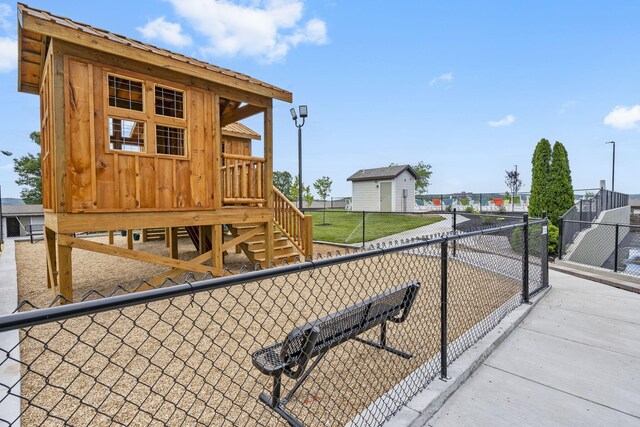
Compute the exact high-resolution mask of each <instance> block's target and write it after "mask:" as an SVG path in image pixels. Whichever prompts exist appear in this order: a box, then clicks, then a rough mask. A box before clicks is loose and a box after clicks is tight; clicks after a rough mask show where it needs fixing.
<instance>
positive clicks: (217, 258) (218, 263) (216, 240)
mask: <svg viewBox="0 0 640 427" xmlns="http://www.w3.org/2000/svg"><path fill="white" fill-rule="evenodd" d="M223 238H224V236H223V234H222V225H221V224H218V225H212V226H211V250H212V252H213V253H212V261H211V265H212V266H213V267H214V268H219V269H222V268H223V265H224V263H223V260H222V239H223Z"/></svg>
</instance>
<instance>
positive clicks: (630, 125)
mask: <svg viewBox="0 0 640 427" xmlns="http://www.w3.org/2000/svg"><path fill="white" fill-rule="evenodd" d="M636 122H640V105H634V106H633V107H625V106H621V105H618V106H616V107H615V108H614V109H613V110H612V111H611V112H610V113H609V114H607V117H605V118H604V124H605V125H609V126H613V127H614V128H617V129H634V128H637V127H638V125H637V124H636Z"/></svg>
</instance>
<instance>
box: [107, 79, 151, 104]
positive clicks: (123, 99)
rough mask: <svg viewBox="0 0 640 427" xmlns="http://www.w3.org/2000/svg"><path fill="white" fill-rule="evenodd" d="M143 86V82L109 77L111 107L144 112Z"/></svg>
mask: <svg viewBox="0 0 640 427" xmlns="http://www.w3.org/2000/svg"><path fill="white" fill-rule="evenodd" d="M143 92H144V91H143V86H142V83H141V82H137V81H134V80H129V79H123V78H122V77H116V76H111V75H110V76H109V106H111V107H118V108H125V109H127V110H134V111H142V110H143V102H142V99H143Z"/></svg>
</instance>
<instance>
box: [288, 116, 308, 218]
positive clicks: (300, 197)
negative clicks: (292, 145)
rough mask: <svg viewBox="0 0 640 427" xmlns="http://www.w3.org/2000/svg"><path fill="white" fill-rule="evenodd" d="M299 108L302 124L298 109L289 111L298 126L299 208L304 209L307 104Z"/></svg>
mask: <svg viewBox="0 0 640 427" xmlns="http://www.w3.org/2000/svg"><path fill="white" fill-rule="evenodd" d="M298 109H299V110H300V118H301V119H302V123H300V124H298V115H297V114H296V109H295V108H292V109H291V110H289V111H290V112H291V118H292V119H293V121H294V123H295V125H296V127H297V128H298V209H300V211H302V126H304V121H305V119H306V118H307V106H306V105H301V106H300V107H298Z"/></svg>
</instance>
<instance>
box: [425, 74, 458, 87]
mask: <svg viewBox="0 0 640 427" xmlns="http://www.w3.org/2000/svg"><path fill="white" fill-rule="evenodd" d="M452 80H453V72H451V71H449V72H448V73H445V74H440V75H439V76H438V77H434V78H432V79H431V81H430V82H429V86H433V85H434V84H436V83H438V82H450V81H452Z"/></svg>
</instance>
